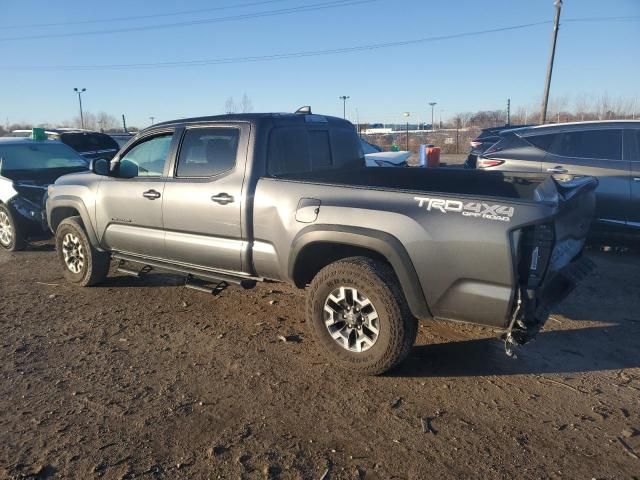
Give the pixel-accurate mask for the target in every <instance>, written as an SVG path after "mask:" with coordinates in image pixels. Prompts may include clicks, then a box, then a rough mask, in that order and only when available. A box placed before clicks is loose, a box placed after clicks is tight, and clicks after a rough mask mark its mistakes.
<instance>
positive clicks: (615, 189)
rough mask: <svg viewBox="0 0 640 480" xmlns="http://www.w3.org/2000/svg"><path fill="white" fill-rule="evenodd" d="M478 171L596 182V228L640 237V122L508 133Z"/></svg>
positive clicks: (481, 160)
mask: <svg viewBox="0 0 640 480" xmlns="http://www.w3.org/2000/svg"><path fill="white" fill-rule="evenodd" d="M477 168H478V169H483V170H502V171H510V172H514V171H515V172H541V173H549V174H552V175H554V177H556V179H558V180H570V179H572V178H575V177H581V176H592V177H596V178H597V179H598V181H599V184H598V188H597V190H596V200H597V201H596V218H597V223H596V225H595V226H596V227H600V228H598V229H599V230H601V229H602V227H605V230H606V231H607V232H612V231H614V232H615V231H620V230H632V231H634V232H636V231H640V121H639V120H627V121H621V120H610V121H601V122H576V123H560V124H551V125H540V126H537V127H528V128H519V129H515V130H506V131H503V132H501V133H500V140H499V141H498V142H497V143H495V144H493V145H492V146H491V147H489V149H488V150H486V151H485V152H484V153H483V154H482V155H481V156H480V157H479V158H478V161H477Z"/></svg>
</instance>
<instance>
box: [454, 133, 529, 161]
mask: <svg viewBox="0 0 640 480" xmlns="http://www.w3.org/2000/svg"><path fill="white" fill-rule="evenodd" d="M531 126H532V125H503V126H501V127H490V128H483V129H482V130H481V131H480V134H479V135H478V136H477V137H476V138H474V139H473V140H471V150H470V151H469V156H468V157H467V160H466V161H465V162H464V166H465V168H476V160H477V159H478V156H479V155H482V154H483V153H484V152H485V151H486V150H487V149H488V148H489V147H490V146H491V145H493V144H494V143H496V142H497V141H498V140H500V132H503V131H505V130H509V129H511V128H522V127H531Z"/></svg>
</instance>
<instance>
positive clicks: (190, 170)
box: [163, 124, 250, 272]
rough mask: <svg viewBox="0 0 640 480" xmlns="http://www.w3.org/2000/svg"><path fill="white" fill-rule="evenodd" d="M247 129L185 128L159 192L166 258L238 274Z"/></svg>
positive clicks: (242, 127)
mask: <svg viewBox="0 0 640 480" xmlns="http://www.w3.org/2000/svg"><path fill="white" fill-rule="evenodd" d="M249 129H250V127H249V125H222V124H221V125H219V126H211V125H210V124H209V125H207V126H194V127H188V128H187V129H186V130H185V132H184V135H183V138H182V142H181V145H180V148H179V152H178V155H177V156H176V161H175V162H174V165H173V168H172V172H171V175H170V176H169V178H168V179H167V183H166V185H165V190H164V204H163V216H164V226H165V244H166V258H167V259H169V260H171V261H172V262H176V263H181V264H184V265H187V266H195V267H200V268H208V269H216V270H225V271H230V272H242V257H243V253H245V252H246V249H247V245H246V242H245V241H244V240H243V232H242V228H241V218H240V217H241V211H242V207H243V202H244V197H243V188H242V187H243V181H244V167H245V161H246V156H247V144H248V139H249Z"/></svg>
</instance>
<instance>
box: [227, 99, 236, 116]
mask: <svg viewBox="0 0 640 480" xmlns="http://www.w3.org/2000/svg"><path fill="white" fill-rule="evenodd" d="M224 111H225V112H226V113H236V112H237V111H238V106H237V105H236V101H235V100H234V99H233V97H229V98H227V101H226V102H224Z"/></svg>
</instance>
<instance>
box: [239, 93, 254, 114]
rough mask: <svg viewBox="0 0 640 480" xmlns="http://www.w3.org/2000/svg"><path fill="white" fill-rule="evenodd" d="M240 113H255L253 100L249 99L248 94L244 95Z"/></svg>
mask: <svg viewBox="0 0 640 480" xmlns="http://www.w3.org/2000/svg"><path fill="white" fill-rule="evenodd" d="M240 112H242V113H251V112H253V103H252V102H251V98H249V97H248V96H247V94H246V93H245V94H244V95H242V100H241V101H240Z"/></svg>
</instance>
